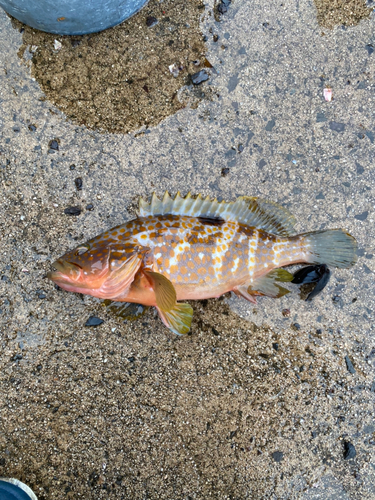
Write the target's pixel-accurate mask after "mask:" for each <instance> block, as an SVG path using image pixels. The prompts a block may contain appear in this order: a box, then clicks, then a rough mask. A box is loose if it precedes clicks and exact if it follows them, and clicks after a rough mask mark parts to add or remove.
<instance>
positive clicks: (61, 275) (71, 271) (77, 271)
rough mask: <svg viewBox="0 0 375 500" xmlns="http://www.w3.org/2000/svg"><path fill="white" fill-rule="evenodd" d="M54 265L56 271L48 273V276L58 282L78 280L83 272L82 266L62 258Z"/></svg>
mask: <svg viewBox="0 0 375 500" xmlns="http://www.w3.org/2000/svg"><path fill="white" fill-rule="evenodd" d="M52 266H53V267H54V268H55V271H50V272H49V273H47V277H48V278H49V279H50V280H52V281H54V282H55V283H57V284H59V283H67V284H69V283H72V282H77V281H78V280H79V278H80V277H81V274H82V267H81V266H79V265H78V264H73V263H72V262H67V261H64V260H61V259H59V260H56V261H55V262H54V263H53V264H52Z"/></svg>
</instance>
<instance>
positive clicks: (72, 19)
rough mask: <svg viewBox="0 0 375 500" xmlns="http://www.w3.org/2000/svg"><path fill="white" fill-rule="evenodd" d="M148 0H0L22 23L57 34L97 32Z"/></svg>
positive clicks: (121, 19)
mask: <svg viewBox="0 0 375 500" xmlns="http://www.w3.org/2000/svg"><path fill="white" fill-rule="evenodd" d="M147 1H148V0H0V6H1V7H3V9H4V10H5V11H6V12H8V14H10V15H11V16H13V17H15V18H16V19H18V20H19V21H21V22H22V23H24V24H28V25H29V26H32V27H33V28H36V29H38V30H41V31H47V32H49V33H56V34H58V35H84V34H86V33H96V32H97V31H102V30H105V29H107V28H111V27H112V26H116V24H119V23H121V22H122V21H124V20H125V19H128V17H130V16H132V15H133V14H135V13H136V12H138V11H139V10H140V9H141V8H142V7H143V6H144V5H145V4H146V3H147Z"/></svg>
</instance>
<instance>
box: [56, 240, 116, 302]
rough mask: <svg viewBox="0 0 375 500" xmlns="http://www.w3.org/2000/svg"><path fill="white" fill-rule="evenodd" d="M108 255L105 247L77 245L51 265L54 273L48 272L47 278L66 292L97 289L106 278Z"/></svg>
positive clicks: (87, 244) (109, 250)
mask: <svg viewBox="0 0 375 500" xmlns="http://www.w3.org/2000/svg"><path fill="white" fill-rule="evenodd" d="M110 253H111V249H110V247H109V246H106V245H94V244H90V242H88V243H85V244H83V245H79V246H78V247H77V248H75V249H73V250H70V251H69V252H67V253H66V254H64V255H63V256H62V257H60V258H59V259H57V260H56V261H55V262H54V263H53V264H52V266H53V267H54V268H55V271H52V272H49V273H48V278H49V279H51V280H52V281H54V282H55V283H56V284H57V285H58V286H60V287H61V288H63V289H64V290H68V291H74V292H79V293H85V290H88V289H90V290H95V289H99V288H100V287H101V286H102V285H103V283H104V282H105V281H106V279H107V278H108V273H109V271H110V265H109V261H110ZM86 293H87V292H86Z"/></svg>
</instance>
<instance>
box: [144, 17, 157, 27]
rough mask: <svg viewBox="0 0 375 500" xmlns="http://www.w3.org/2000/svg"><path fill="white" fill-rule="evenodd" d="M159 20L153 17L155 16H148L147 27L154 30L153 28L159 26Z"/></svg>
mask: <svg viewBox="0 0 375 500" xmlns="http://www.w3.org/2000/svg"><path fill="white" fill-rule="evenodd" d="M158 22H159V21H158V20H157V19H156V17H153V16H148V17H147V18H146V26H148V27H149V28H152V27H153V26H155V25H156V24H158Z"/></svg>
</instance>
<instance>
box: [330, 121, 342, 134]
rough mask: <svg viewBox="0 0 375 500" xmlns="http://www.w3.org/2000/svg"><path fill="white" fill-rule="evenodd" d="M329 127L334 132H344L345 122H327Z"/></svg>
mask: <svg viewBox="0 0 375 500" xmlns="http://www.w3.org/2000/svg"><path fill="white" fill-rule="evenodd" d="M329 128H330V129H331V130H334V131H335V132H344V130H345V123H338V122H329Z"/></svg>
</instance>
